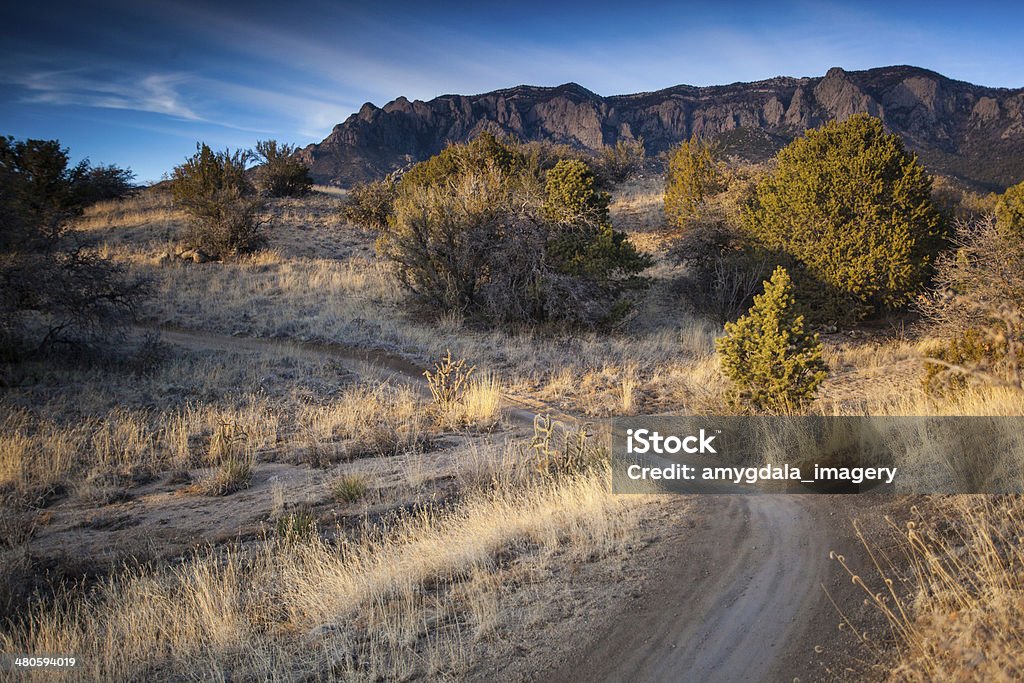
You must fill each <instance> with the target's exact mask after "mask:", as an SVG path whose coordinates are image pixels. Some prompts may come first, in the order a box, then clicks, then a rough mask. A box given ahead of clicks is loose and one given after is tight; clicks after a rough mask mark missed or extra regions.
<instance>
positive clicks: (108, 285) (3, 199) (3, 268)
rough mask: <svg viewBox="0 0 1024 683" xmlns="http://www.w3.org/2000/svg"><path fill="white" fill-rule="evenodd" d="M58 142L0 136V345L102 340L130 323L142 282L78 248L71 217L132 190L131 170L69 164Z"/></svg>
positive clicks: (15, 349)
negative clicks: (130, 185) (91, 204)
mask: <svg viewBox="0 0 1024 683" xmlns="http://www.w3.org/2000/svg"><path fill="white" fill-rule="evenodd" d="M68 162H69V158H68V151H67V149H65V148H62V147H61V146H60V142H58V141H57V140H24V141H21V140H15V139H14V138H9V137H0V346H2V347H3V354H4V355H5V356H7V357H14V356H16V355H19V354H20V353H21V352H22V351H23V350H24V349H23V348H22V347H23V345H25V344H32V345H33V346H35V345H36V344H37V343H38V341H39V340H38V339H31V338H32V337H35V336H37V333H38V335H39V336H41V338H42V343H43V344H44V345H45V344H46V343H48V342H53V341H64V342H71V341H76V342H78V341H88V340H90V338H92V339H103V338H107V337H109V336H110V335H111V334H113V333H114V332H115V331H116V330H117V328H118V327H119V326H120V325H121V324H122V323H124V322H125V321H126V320H127V319H128V318H130V317H131V315H132V314H133V312H134V310H135V306H136V304H137V303H138V301H139V299H140V298H141V297H142V296H144V295H145V294H146V291H147V286H146V283H145V282H144V281H143V280H141V279H139V278H129V277H127V275H126V272H125V269H124V268H123V267H122V266H120V265H119V264H116V263H114V262H112V261H110V260H109V259H106V258H103V257H101V256H100V255H99V253H98V252H97V251H96V250H95V249H92V248H88V247H86V246H84V245H83V244H82V239H81V236H80V235H79V234H77V233H75V232H74V231H73V230H72V225H71V219H73V218H74V217H75V216H78V215H79V214H81V212H82V210H83V209H84V208H85V206H86V205H87V204H88V203H91V202H92V201H94V200H97V199H113V198H116V197H118V196H121V195H123V194H124V193H125V192H127V191H128V190H129V189H130V187H129V186H128V181H129V180H130V179H131V177H132V174H131V172H130V171H127V170H123V169H119V168H117V167H114V166H107V167H99V168H93V167H91V166H90V165H89V162H88V161H82V162H80V163H79V164H78V165H76V166H69V163H68Z"/></svg>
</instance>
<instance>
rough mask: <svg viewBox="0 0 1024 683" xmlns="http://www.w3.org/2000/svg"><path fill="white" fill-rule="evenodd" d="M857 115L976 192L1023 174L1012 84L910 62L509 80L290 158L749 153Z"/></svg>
mask: <svg viewBox="0 0 1024 683" xmlns="http://www.w3.org/2000/svg"><path fill="white" fill-rule="evenodd" d="M861 112H866V113H869V114H872V115H874V116H878V117H879V118H881V119H882V121H883V122H884V123H885V124H886V127H887V128H888V129H889V130H891V131H893V132H896V133H899V134H900V135H901V136H902V137H903V138H904V140H905V142H906V144H907V146H908V148H909V149H911V150H912V151H914V152H916V153H918V155H919V156H920V157H921V160H922V162H923V163H924V164H925V165H926V166H927V167H928V168H929V170H931V171H932V172H935V173H941V174H944V175H949V176H952V177H954V178H958V179H959V180H961V181H963V182H965V183H967V184H969V185H972V186H975V187H977V188H979V189H986V190H1001V189H1003V188H1005V187H1006V186H1008V185H1010V184H1013V183H1016V182H1020V181H1021V180H1024V88H1016V89H1014V88H999V87H990V86H980V85H975V84H972V83H968V82H965V81H957V80H954V79H951V78H947V77H946V76H943V75H942V74H939V73H937V72H935V71H931V70H928V69H923V68H920V67H915V66H907V65H895V66H886V67H878V68H875V69H867V70H862V71H846V70H844V69H842V68H840V67H833V68H831V69H829V70H828V71H827V72H826V73H825V75H824V76H816V77H812V76H802V77H794V76H775V77H773V78H769V79H764V80H760V81H753V82H736V83H730V84H726V85H712V86H692V85H685V84H680V85H674V86H671V87H668V88H663V89H661V90H655V91H650V92H640V93H629V94H623V95H610V96H602V95H598V94H597V93H594V92H593V91H591V90H589V89H587V88H586V87H584V86H582V85H580V84H578V83H574V82H569V83H563V84H561V85H558V86H533V85H517V86H513V87H510V88H502V89H499V90H493V91H490V92H486V93H480V94H477V95H459V94H447V95H440V96H438V97H435V98H434V99H431V100H427V101H423V100H412V101H410V100H409V99H408V98H406V97H404V96H401V97H397V98H395V99H394V100H392V101H390V102H388V103H387V104H385V105H384V106H383V107H377V106H376V105H373V104H372V103H369V102H367V103H365V104H364V105H363V106H362V107H361V108H360V109H359V111H358V112H356V113H355V114H352V115H351V116H349V117H348V118H347V119H346V120H345V121H343V122H342V123H339V124H337V125H336V126H334V128H333V129H332V131H331V133H330V134H329V135H328V136H327V137H326V138H325V139H324V140H323V141H322V142H320V143H316V144H312V145H309V146H307V147H305V148H303V149H302V150H301V151H300V152H299V155H300V157H301V158H302V159H303V160H304V161H305V162H306V163H307V164H309V165H310V169H311V173H312V175H313V177H314V178H315V179H316V181H317V182H319V183H324V184H332V185H338V186H342V187H346V186H351V185H353V184H356V183H359V182H364V181H367V180H373V179H376V178H379V177H382V176H384V175H385V174H387V173H389V172H390V171H393V170H395V169H398V168H401V167H403V166H406V165H408V164H409V163H412V162H415V161H420V160H422V159H425V158H427V157H429V156H431V155H433V154H436V153H438V152H439V151H441V150H442V149H443V148H444V147H445V145H447V144H448V143H450V142H463V141H465V140H467V139H469V138H471V137H472V136H474V135H476V134H477V133H479V132H481V131H483V130H489V131H491V132H493V133H497V134H504V135H512V136H514V137H516V138H519V139H521V140H524V141H535V140H537V141H540V140H543V141H549V142H556V143H564V144H568V145H571V146H573V147H576V148H579V149H584V150H590V151H594V150H597V149H599V148H600V147H602V146H603V145H614V144H615V142H617V141H618V140H632V139H636V138H639V137H642V138H643V139H644V143H645V146H646V148H647V151H648V154H658V153H660V152H663V151H665V150H667V149H668V148H670V147H671V146H672V145H674V144H677V143H678V142H680V141H682V140H685V139H688V138H689V137H691V136H692V135H697V136H698V137H703V138H706V139H712V140H721V141H722V142H724V143H725V144H724V145H723V147H724V149H725V150H726V152H727V153H731V154H735V155H736V156H739V157H743V158H748V159H761V158H764V157H765V156H766V155H767V154H768V153H770V152H771V151H773V150H775V149H777V148H778V147H779V146H781V145H783V144H785V143H786V142H788V141H790V140H792V139H794V138H795V137H797V136H799V135H800V134H802V133H803V132H804V131H805V130H807V129H809V128H815V127H818V126H820V125H822V124H823V123H825V122H827V121H830V120H833V119H845V118H847V117H849V116H851V115H853V114H856V113H861Z"/></svg>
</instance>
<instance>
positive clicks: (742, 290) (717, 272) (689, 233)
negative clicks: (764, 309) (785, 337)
mask: <svg viewBox="0 0 1024 683" xmlns="http://www.w3.org/2000/svg"><path fill="white" fill-rule="evenodd" d="M671 255H672V257H673V258H674V259H675V260H676V261H678V262H679V263H681V264H682V265H684V266H685V267H686V274H685V275H684V276H683V278H682V281H681V283H680V286H681V289H682V294H683V296H685V297H686V298H687V299H688V300H689V301H690V303H691V305H692V306H693V307H694V309H696V310H697V311H698V312H700V313H704V314H706V315H709V316H710V317H711V318H713V319H714V320H715V321H716V322H719V323H726V322H730V321H732V320H736V318H738V317H739V316H740V315H742V314H743V313H744V312H745V311H746V310H747V309H748V308H750V306H751V304H752V303H753V301H754V295H755V294H757V293H758V292H759V291H761V283H762V282H764V280H765V279H767V277H768V275H769V274H770V269H769V264H770V259H768V257H767V256H766V255H764V254H763V253H761V252H760V251H759V250H758V249H757V248H756V247H755V245H753V244H752V243H751V241H750V240H749V239H748V238H747V237H746V236H745V235H744V233H743V231H742V230H740V229H739V228H736V227H734V226H732V225H730V224H729V223H727V222H726V221H724V220H707V221H704V220H697V221H693V222H691V223H690V224H689V226H688V227H687V229H686V232H685V233H683V236H682V237H681V238H680V239H679V241H678V242H676V244H675V246H674V247H673V249H672V252H671Z"/></svg>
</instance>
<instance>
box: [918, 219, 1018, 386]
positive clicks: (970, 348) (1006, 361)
mask: <svg viewBox="0 0 1024 683" xmlns="http://www.w3.org/2000/svg"><path fill="white" fill-rule="evenodd" d="M954 245H955V248H954V249H953V250H951V251H949V252H946V253H945V254H943V255H942V256H941V257H940V258H939V259H938V261H937V264H936V274H935V280H934V282H935V284H934V287H933V290H932V292H931V293H930V294H929V296H927V297H925V298H923V299H922V300H921V302H920V309H921V311H922V312H923V313H924V314H925V316H926V317H927V318H928V319H929V320H930V321H931V322H932V323H933V326H934V331H935V333H936V334H937V336H939V337H940V338H942V339H943V340H944V345H943V347H942V349H941V350H940V351H939V353H937V354H936V355H935V357H933V358H930V359H928V361H927V369H926V376H925V384H926V387H927V388H929V389H931V390H938V391H943V390H946V389H951V388H953V389H955V388H961V387H963V386H966V384H967V383H968V382H969V381H970V380H972V379H973V380H976V381H981V382H984V383H987V384H995V385H1005V386H1013V387H1018V388H1021V387H1022V382H1024V375H1022V366H1021V364H1022V362H1024V309H1022V305H1024V240H1022V239H1021V238H1020V237H1019V236H1017V235H1015V234H1013V233H1012V232H1008V231H1006V230H1003V229H1001V227H1000V226H999V225H998V223H997V222H996V220H995V219H994V218H992V217H991V216H989V217H986V218H983V219H980V220H977V221H973V222H961V223H959V224H958V226H957V230H956V235H955V237H954Z"/></svg>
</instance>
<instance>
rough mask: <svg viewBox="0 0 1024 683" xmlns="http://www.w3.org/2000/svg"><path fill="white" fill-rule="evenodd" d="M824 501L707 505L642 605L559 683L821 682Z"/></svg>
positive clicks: (829, 618) (717, 501)
mask: <svg viewBox="0 0 1024 683" xmlns="http://www.w3.org/2000/svg"><path fill="white" fill-rule="evenodd" d="M830 498H831V497H825V496H820V497H819V496H786V495H722V496H702V497H701V500H700V503H701V505H700V506H699V508H698V511H699V514H700V515H701V521H700V524H699V526H698V527H697V528H696V529H691V530H687V533H686V534H674V535H671V536H672V537H670V538H666V539H664V540H665V548H664V554H663V556H662V557H661V559H660V560H659V562H658V565H659V570H658V572H657V574H656V575H655V576H652V577H651V579H650V581H649V582H648V585H647V586H646V587H645V590H644V593H643V596H642V597H641V598H640V599H639V600H638V601H637V602H636V603H634V605H632V606H631V608H630V609H629V611H628V612H625V613H620V614H618V615H617V616H616V618H615V619H614V620H612V621H611V623H610V624H609V625H608V626H607V627H606V628H605V629H604V630H603V631H600V632H598V633H596V634H594V635H593V637H592V639H591V641H590V643H589V645H588V646H587V647H584V648H581V649H579V650H578V651H577V652H575V653H573V654H572V655H570V656H569V658H568V659H567V660H566V661H565V663H564V665H563V666H562V667H561V668H560V669H559V670H558V671H557V672H556V673H555V675H553V676H552V677H551V680H558V681H574V682H575V681H579V682H581V683H582V682H583V681H598V680H603V681H631V682H632V681H695V682H701V683H705V682H709V683H717V682H718V681H722V682H731V681H787V682H788V681H793V680H794V679H796V678H799V679H800V680H808V678H810V679H811V680H815V679H817V678H819V677H820V676H821V675H822V671H821V669H820V668H818V667H817V665H816V663H815V662H814V661H812V660H813V659H814V657H813V654H812V653H813V647H814V645H815V644H816V643H817V642H819V640H816V639H818V638H819V636H820V635H821V634H823V633H826V632H828V631H829V630H835V620H836V617H835V613H834V611H833V608H832V607H831V605H830V604H829V602H828V597H827V596H826V595H825V593H824V591H823V589H822V587H821V586H822V584H824V583H826V582H827V579H828V576H829V570H830V567H829V562H828V551H829V544H830V542H831V541H830V535H829V531H830V530H829V526H830V525H829V524H828V522H827V520H828V518H829V513H828V510H827V506H828V501H829V499H830Z"/></svg>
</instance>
